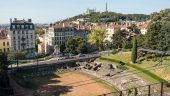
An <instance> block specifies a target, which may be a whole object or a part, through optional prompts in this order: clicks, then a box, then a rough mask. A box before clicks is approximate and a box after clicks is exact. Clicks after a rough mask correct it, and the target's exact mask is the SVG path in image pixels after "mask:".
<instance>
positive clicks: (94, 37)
mask: <svg viewBox="0 0 170 96" xmlns="http://www.w3.org/2000/svg"><path fill="white" fill-rule="evenodd" d="M106 35H107V34H106V30H104V29H102V28H100V27H97V28H95V29H92V30H91V31H90V34H89V35H88V42H89V43H90V44H91V45H96V46H97V47H98V48H99V50H104V39H105V38H106Z"/></svg>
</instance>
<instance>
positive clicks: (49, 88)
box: [39, 72, 111, 96]
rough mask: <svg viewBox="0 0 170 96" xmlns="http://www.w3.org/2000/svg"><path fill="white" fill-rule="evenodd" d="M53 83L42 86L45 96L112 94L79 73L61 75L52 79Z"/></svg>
mask: <svg viewBox="0 0 170 96" xmlns="http://www.w3.org/2000/svg"><path fill="white" fill-rule="evenodd" d="M50 81H51V82H50V83H48V84H45V85H42V86H41V88H40V89H39V90H41V92H42V93H44V94H43V95H44V96H45V94H46V95H47V94H48V95H49V94H53V95H55V96H97V95H101V94H105V93H109V92H111V90H110V89H108V88H106V86H104V85H103V84H100V83H99V82H96V81H95V80H93V79H92V78H91V77H88V76H87V75H84V74H82V73H78V72H69V73H64V74H60V75H59V77H57V78H52V79H51V80H50Z"/></svg>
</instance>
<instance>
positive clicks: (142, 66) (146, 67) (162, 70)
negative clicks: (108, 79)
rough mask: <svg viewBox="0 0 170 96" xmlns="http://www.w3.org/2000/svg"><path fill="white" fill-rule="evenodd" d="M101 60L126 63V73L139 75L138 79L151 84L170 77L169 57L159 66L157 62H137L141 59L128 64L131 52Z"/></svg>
mask: <svg viewBox="0 0 170 96" xmlns="http://www.w3.org/2000/svg"><path fill="white" fill-rule="evenodd" d="M101 58H107V59H114V60H117V61H118V62H119V61H122V62H125V63H128V64H127V67H128V68H129V70H128V71H130V72H132V73H135V74H137V75H139V76H140V77H142V78H144V79H146V80H147V81H149V82H151V83H156V82H160V81H162V80H161V78H163V79H165V80H170V75H169V74H170V66H169V65H170V57H166V60H164V61H163V63H162V65H159V64H158V63H159V62H158V61H153V60H152V59H150V60H146V59H145V60H143V61H141V62H139V60H141V59H143V58H139V60H138V63H136V64H130V59H131V52H119V53H117V54H114V55H109V56H103V57H101ZM101 58H100V59H98V61H103V60H101ZM104 61H105V60H104ZM105 62H106V61H105ZM107 62H108V60H107ZM117 64H118V63H117ZM153 73H154V74H155V75H154V74H153ZM156 75H157V76H156ZM159 77H161V78H159Z"/></svg>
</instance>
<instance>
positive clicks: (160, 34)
mask: <svg viewBox="0 0 170 96" xmlns="http://www.w3.org/2000/svg"><path fill="white" fill-rule="evenodd" d="M169 14H170V9H165V10H162V11H160V12H159V13H153V14H152V15H151V22H150V24H149V26H148V32H147V34H146V47H147V48H150V49H154V50H155V49H156V50H162V51H166V50H170V19H169V18H170V15H169Z"/></svg>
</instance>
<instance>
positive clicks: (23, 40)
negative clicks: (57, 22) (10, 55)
mask: <svg viewBox="0 0 170 96" xmlns="http://www.w3.org/2000/svg"><path fill="white" fill-rule="evenodd" d="M10 23H11V24H10V32H9V37H10V42H11V49H12V50H14V51H16V50H25V51H27V52H30V53H31V52H33V51H35V26H34V24H33V23H32V20H31V19H28V21H26V20H24V19H23V20H17V19H16V18H14V20H13V21H12V19H10Z"/></svg>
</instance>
